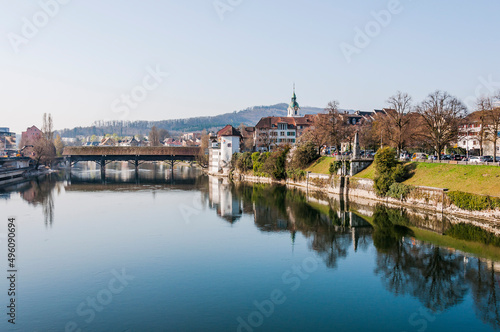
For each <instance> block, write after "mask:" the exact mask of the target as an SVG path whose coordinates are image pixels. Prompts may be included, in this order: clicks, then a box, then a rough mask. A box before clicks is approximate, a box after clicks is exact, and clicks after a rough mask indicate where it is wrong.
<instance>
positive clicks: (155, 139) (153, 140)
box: [148, 126, 160, 146]
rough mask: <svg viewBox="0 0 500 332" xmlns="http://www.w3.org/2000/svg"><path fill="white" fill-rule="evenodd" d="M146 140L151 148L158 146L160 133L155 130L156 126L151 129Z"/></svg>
mask: <svg viewBox="0 0 500 332" xmlns="http://www.w3.org/2000/svg"><path fill="white" fill-rule="evenodd" d="M148 140H149V142H150V144H151V146H160V133H159V131H158V128H156V126H153V127H152V128H151V131H150V132H149V137H148Z"/></svg>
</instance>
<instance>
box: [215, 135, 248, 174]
mask: <svg viewBox="0 0 500 332" xmlns="http://www.w3.org/2000/svg"><path fill="white" fill-rule="evenodd" d="M241 139H242V136H241V133H240V132H239V131H238V130H237V129H236V128H234V127H233V126H231V125H227V126H225V127H224V128H222V129H221V130H219V131H218V132H217V136H215V137H212V138H211V140H210V147H209V149H208V172H209V174H223V175H227V174H228V173H229V170H230V167H231V159H232V158H233V154H234V153H236V152H240V141H241Z"/></svg>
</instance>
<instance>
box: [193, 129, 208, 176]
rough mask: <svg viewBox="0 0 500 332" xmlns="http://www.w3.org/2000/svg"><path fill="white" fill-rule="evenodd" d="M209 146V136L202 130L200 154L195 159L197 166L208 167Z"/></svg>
mask: <svg viewBox="0 0 500 332" xmlns="http://www.w3.org/2000/svg"><path fill="white" fill-rule="evenodd" d="M209 144H210V135H209V134H207V131H206V130H205V129H203V131H202V132H201V146H200V154H199V155H198V156H197V157H196V159H197V161H198V164H200V166H201V167H208V152H207V150H208V148H209Z"/></svg>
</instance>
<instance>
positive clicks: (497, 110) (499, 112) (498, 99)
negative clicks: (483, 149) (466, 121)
mask: <svg viewBox="0 0 500 332" xmlns="http://www.w3.org/2000/svg"><path fill="white" fill-rule="evenodd" d="M489 102H490V103H491V105H490V107H489V108H488V109H487V110H486V119H487V122H488V133H487V136H486V137H487V139H488V140H489V141H490V142H491V143H493V161H496V160H497V159H496V158H497V146H498V141H499V134H500V105H498V104H497V103H500V91H498V92H497V94H496V96H495V97H494V98H490V101H489Z"/></svg>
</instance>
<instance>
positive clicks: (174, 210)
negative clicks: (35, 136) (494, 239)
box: [0, 164, 500, 332]
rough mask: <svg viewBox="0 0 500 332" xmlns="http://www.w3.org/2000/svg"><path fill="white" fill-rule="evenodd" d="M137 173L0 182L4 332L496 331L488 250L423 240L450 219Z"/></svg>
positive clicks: (497, 292)
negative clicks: (11, 247) (11, 254)
mask: <svg viewBox="0 0 500 332" xmlns="http://www.w3.org/2000/svg"><path fill="white" fill-rule="evenodd" d="M141 167H142V168H141V170H140V171H139V173H138V175H137V176H136V175H135V173H134V171H133V169H128V168H127V166H126V164H119V165H115V166H111V167H110V168H109V169H108V170H107V172H106V181H104V182H102V181H101V178H100V175H99V171H98V169H95V168H93V167H80V168H76V169H74V170H73V172H72V173H71V174H67V173H66V174H63V173H61V174H52V175H50V176H47V177H45V178H44V179H40V180H36V181H35V180H34V181H30V182H26V183H23V184H20V185H17V186H12V187H10V188H3V189H2V190H0V218H1V227H2V228H1V229H0V242H1V245H0V248H1V249H0V261H1V264H0V269H1V270H2V272H3V273H4V275H6V276H7V277H9V276H10V275H11V274H12V273H9V272H7V270H9V266H8V265H7V264H8V263H9V261H8V247H7V243H8V240H7V239H8V235H7V234H8V233H9V231H8V223H9V222H8V219H9V218H14V219H15V222H14V223H15V254H16V256H15V266H14V268H15V271H16V272H15V282H14V287H15V295H14V296H9V295H8V289H9V288H10V287H12V282H11V280H9V279H7V278H5V277H4V278H2V279H3V281H2V282H0V293H1V294H2V295H1V296H0V301H1V302H0V306H1V308H3V309H2V315H1V316H0V317H1V321H0V330H1V331H79V330H81V331H421V332H422V331H491V330H495V329H498V328H500V274H499V273H500V272H499V271H500V265H498V263H496V262H495V258H491V255H493V256H494V257H500V256H495V255H496V254H497V253H498V251H497V249H498V248H491V247H488V248H486V249H485V251H484V252H485V253H486V254H484V255H483V257H481V254H480V255H479V256H478V255H477V254H476V255H474V254H472V253H468V252H466V251H459V250H455V249H452V248H449V247H447V246H446V245H444V246H439V245H437V244H435V243H436V242H435V241H434V242H433V241H431V242H428V241H426V240H422V236H419V234H420V233H418V232H419V231H418V229H417V228H418V227H420V228H426V229H427V231H426V232H427V233H426V234H431V235H429V238H430V239H432V236H438V235H437V233H439V232H441V231H442V230H443V229H446V228H447V227H449V226H450V225H449V223H447V221H446V220H444V221H443V220H440V219H436V220H432V218H429V217H425V216H423V217H422V216H420V217H419V215H418V213H416V214H415V213H413V214H411V213H410V212H409V211H406V210H401V209H391V208H389V207H386V206H382V205H370V204H367V203H366V202H361V201H356V200H353V201H350V202H345V201H343V200H341V199H338V198H332V197H323V196H322V195H318V194H311V196H309V197H307V196H306V195H305V194H304V193H303V192H301V191H299V190H296V189H286V188H284V187H280V186H270V185H261V184H255V185H244V184H237V185H235V184H231V183H229V182H227V180H222V179H218V178H214V177H208V176H205V175H203V174H202V173H201V172H200V171H198V170H196V169H194V168H190V167H187V166H181V167H177V168H176V169H175V171H174V176H173V177H172V174H171V172H170V170H169V169H168V167H167V166H162V165H161V164H155V165H151V164H150V165H143V166H141ZM422 215H424V214H422ZM417 226H418V227H417ZM416 232H417V233H418V234H417V233H416ZM9 236H10V235H9ZM438 237H439V236H438ZM442 245H443V244H442ZM474 245H476V244H471V246H474ZM477 245H478V246H479V247H480V248H483V247H484V246H482V245H479V244H477ZM483 249H484V248H483ZM12 298H14V301H15V318H14V322H15V324H12V316H9V315H7V314H8V313H9V311H10V312H11V310H10V309H9V308H7V306H8V305H10V303H11V302H10V301H11V299H12ZM9 319H11V322H10V323H9V322H8V320H9Z"/></svg>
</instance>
